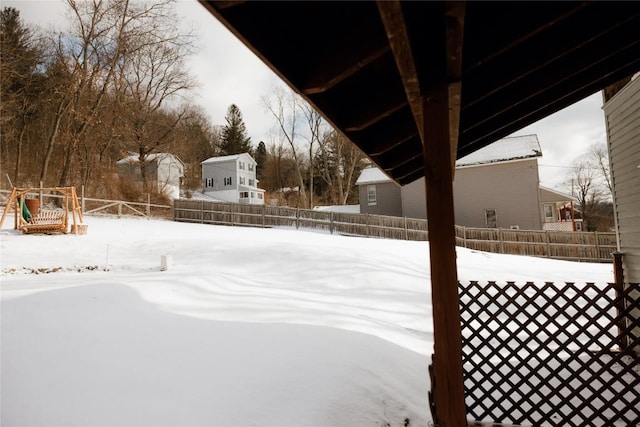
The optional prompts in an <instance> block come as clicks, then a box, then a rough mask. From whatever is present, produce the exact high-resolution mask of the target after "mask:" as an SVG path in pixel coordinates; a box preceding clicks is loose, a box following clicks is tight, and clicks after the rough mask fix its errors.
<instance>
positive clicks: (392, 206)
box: [359, 182, 402, 216]
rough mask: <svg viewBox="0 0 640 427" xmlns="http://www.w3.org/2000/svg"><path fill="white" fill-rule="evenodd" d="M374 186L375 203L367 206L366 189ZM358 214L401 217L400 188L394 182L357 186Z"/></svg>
mask: <svg viewBox="0 0 640 427" xmlns="http://www.w3.org/2000/svg"><path fill="white" fill-rule="evenodd" d="M369 185H375V186H376V196H377V202H376V204H375V205H371V206H369V203H368V202H367V200H368V197H367V187H368V186H369ZM359 187H360V189H359V196H360V201H361V202H360V212H361V213H368V214H374V215H389V216H402V201H401V196H400V186H398V185H397V184H396V183H394V182H383V183H372V184H363V185H360V186H359Z"/></svg>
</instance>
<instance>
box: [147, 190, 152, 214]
mask: <svg viewBox="0 0 640 427" xmlns="http://www.w3.org/2000/svg"><path fill="white" fill-rule="evenodd" d="M147 216H151V194H149V193H147Z"/></svg>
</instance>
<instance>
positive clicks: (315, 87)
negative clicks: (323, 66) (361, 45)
mask: <svg viewBox="0 0 640 427" xmlns="http://www.w3.org/2000/svg"><path fill="white" fill-rule="evenodd" d="M388 52H389V46H386V45H385V46H382V47H380V48H378V49H374V50H372V51H370V52H367V53H366V55H365V56H362V57H361V58H359V59H358V60H356V61H355V62H354V63H353V64H352V65H351V66H349V67H342V68H339V69H335V70H331V71H329V70H326V71H325V72H324V73H322V78H320V77H319V76H317V75H316V76H314V77H313V78H314V80H310V81H305V82H303V83H302V84H301V87H302V89H301V92H302V93H303V94H305V95H314V94H317V93H322V92H326V91H327V90H329V89H331V88H332V87H334V86H335V85H337V84H338V83H340V82H342V81H344V80H346V79H348V78H349V77H351V76H353V75H354V74H356V73H358V72H359V71H360V70H362V69H363V68H365V67H367V66H368V65H369V64H372V63H373V62H375V61H377V60H378V59H380V58H381V57H382V56H384V55H386V54H387V53H388ZM356 54H357V53H356ZM356 54H354V55H356ZM330 65H332V64H327V67H329V66H330Z"/></svg>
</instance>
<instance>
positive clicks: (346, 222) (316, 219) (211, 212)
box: [174, 199, 616, 262]
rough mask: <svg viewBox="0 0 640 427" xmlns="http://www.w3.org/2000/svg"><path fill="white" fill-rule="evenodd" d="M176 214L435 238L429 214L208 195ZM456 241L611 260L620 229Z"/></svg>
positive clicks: (464, 234) (487, 234) (498, 233)
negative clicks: (362, 211) (232, 199)
mask: <svg viewBox="0 0 640 427" xmlns="http://www.w3.org/2000/svg"><path fill="white" fill-rule="evenodd" d="M174 219H175V220H176V221H180V222H195V223H201V224H218V225H239V226H250V227H288V228H295V229H299V228H304V229H310V230H320V231H324V232H328V233H331V234H343V235H349V236H363V237H380V238H386V239H398V240H428V238H429V236H428V232H427V220H425V219H416V218H407V217H394V216H383V215H370V214H350V213H341V212H326V211H314V210H305V209H296V208H289V207H279V206H263V205H243V204H236V203H223V202H212V201H203V200H186V199H180V200H175V201H174ZM456 244H457V245H458V246H462V247H465V248H470V249H476V250H480V251H486V252H495V253H505V254H516V255H528V256H537V257H546V258H557V259H565V260H573V261H587V262H611V260H612V258H611V253H612V252H614V251H615V250H616V237H615V233H587V232H563V231H542V230H530V231H526V230H508V229H495V228H470V227H463V226H456Z"/></svg>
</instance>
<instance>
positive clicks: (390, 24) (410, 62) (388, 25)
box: [378, 0, 424, 139]
mask: <svg viewBox="0 0 640 427" xmlns="http://www.w3.org/2000/svg"><path fill="white" fill-rule="evenodd" d="M378 11H379V12H380V17H381V18H382V23H383V24H384V28H385V30H386V32H387V38H388V39H389V45H390V46H391V51H392V52H393V56H394V57H395V59H396V65H397V66H398V71H399V72H400V77H401V78H402V82H403V83H404V90H405V94H406V96H407V100H408V101H409V105H411V112H412V113H413V117H414V118H415V120H416V126H417V127H418V132H422V101H421V99H422V98H421V93H420V92H421V91H420V79H419V78H418V72H417V70H416V65H415V60H414V58H413V52H412V50H411V43H410V40H409V32H408V30H407V26H406V23H405V19H404V14H403V12H402V4H401V3H400V1H398V0H395V1H385V0H378ZM420 136H421V137H422V136H423V135H420ZM423 139H424V138H423Z"/></svg>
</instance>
